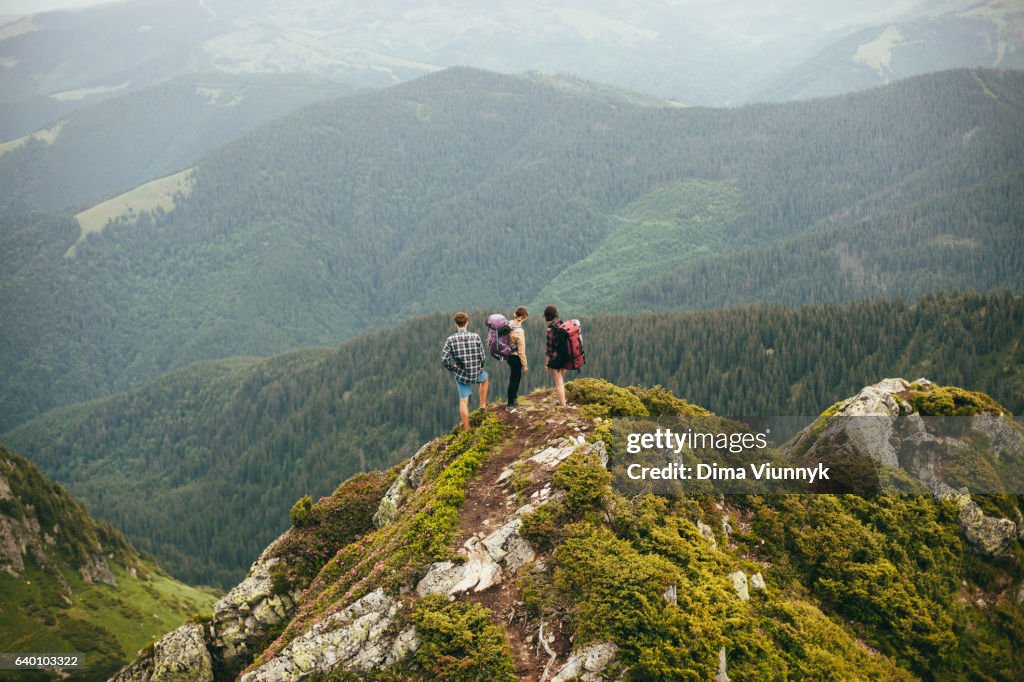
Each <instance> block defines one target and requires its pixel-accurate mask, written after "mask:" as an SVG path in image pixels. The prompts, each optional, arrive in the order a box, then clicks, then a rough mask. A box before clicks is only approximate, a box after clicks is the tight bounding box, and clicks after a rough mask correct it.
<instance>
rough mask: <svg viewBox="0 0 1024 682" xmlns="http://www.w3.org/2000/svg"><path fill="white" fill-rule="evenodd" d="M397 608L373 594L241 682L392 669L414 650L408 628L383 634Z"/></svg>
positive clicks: (320, 625) (415, 645)
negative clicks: (340, 669)
mask: <svg viewBox="0 0 1024 682" xmlns="http://www.w3.org/2000/svg"><path fill="white" fill-rule="evenodd" d="M400 609H401V604H400V603H399V602H398V601H397V600H395V599H393V598H391V597H389V596H388V595H386V594H384V591H383V590H376V591H374V592H370V593H369V594H367V595H365V596H364V597H362V598H361V599H359V600H358V601H356V602H355V603H353V604H352V605H351V606H349V607H348V608H346V609H343V610H342V611H339V612H337V613H335V614H333V615H331V616H329V617H328V618H326V619H324V620H323V621H321V622H319V623H317V624H316V625H314V626H313V627H312V628H310V630H309V631H308V632H306V633H305V634H303V635H301V636H300V637H298V638H296V639H295V640H294V641H292V642H291V643H290V644H289V645H288V646H287V647H286V648H285V649H284V650H283V651H282V652H281V654H280V655H279V656H277V657H275V658H273V659H271V660H270V661H267V662H266V663H264V664H263V665H262V666H260V667H259V668H257V669H256V670H253V671H251V672H248V673H246V674H245V675H243V676H242V682H279V681H281V680H299V679H304V678H306V677H308V676H310V675H311V674H314V673H326V672H329V671H330V670H334V669H335V668H338V667H343V668H346V669H348V670H354V671H361V672H368V671H370V670H376V669H380V668H386V667H389V666H391V665H393V664H394V663H395V662H396V661H398V660H400V659H402V658H404V657H405V656H407V655H408V654H409V653H411V652H414V651H416V649H417V648H419V640H418V639H417V637H416V631H415V629H413V628H410V629H408V630H404V631H402V632H400V633H398V634H397V635H393V634H389V632H388V630H389V628H390V627H391V624H392V622H393V620H394V618H395V615H396V614H397V612H398V611H399V610H400Z"/></svg>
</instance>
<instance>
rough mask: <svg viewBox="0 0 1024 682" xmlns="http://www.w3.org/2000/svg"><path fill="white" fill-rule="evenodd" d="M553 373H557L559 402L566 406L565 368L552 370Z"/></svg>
mask: <svg viewBox="0 0 1024 682" xmlns="http://www.w3.org/2000/svg"><path fill="white" fill-rule="evenodd" d="M552 374H554V375H555V397H556V398H557V399H558V404H559V405H561V406H562V407H565V405H566V403H565V370H564V369H555V370H552Z"/></svg>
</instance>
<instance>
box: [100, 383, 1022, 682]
mask: <svg viewBox="0 0 1024 682" xmlns="http://www.w3.org/2000/svg"><path fill="white" fill-rule="evenodd" d="M894 381H895V380H886V382H882V383H881V384H878V385H876V386H873V387H869V388H868V389H865V391H862V392H861V394H858V396H855V397H854V398H852V399H850V400H848V401H844V402H843V403H840V404H839V405H838V406H834V407H833V408H832V409H831V410H830V411H828V412H827V413H826V414H828V416H834V415H836V414H839V415H840V416H852V414H853V413H854V412H857V413H858V414H863V413H865V411H866V412H867V413H868V414H872V415H875V416H878V412H877V411H872V410H870V409H867V408H868V407H869V405H868V403H869V402H870V398H868V399H862V398H863V397H864V396H871V395H874V396H875V397H877V399H878V401H879V402H880V403H882V404H885V405H888V404H889V401H890V400H892V401H894V402H895V404H897V406H900V404H901V403H900V401H902V402H903V403H906V404H907V405H910V404H911V402H912V401H908V400H906V399H905V398H902V397H900V394H901V393H903V392H906V391H907V390H909V388H910V386H911V384H910V383H909V382H905V381H902V380H899V381H898V383H893V382H894ZM913 386H914V392H915V393H916V394H920V395H918V396H915V399H916V398H918V397H920V396H921V395H932V394H935V393H936V392H937V391H939V390H944V389H943V387H932V386H930V385H928V384H925V383H923V382H916V383H915V384H914V385H913ZM569 392H570V396H571V400H573V401H574V402H575V403H576V404H575V405H574V406H573V407H572V408H570V409H569V410H561V409H559V408H558V407H557V406H556V405H554V403H553V400H552V398H551V396H550V395H549V393H548V392H540V393H534V394H532V395H530V396H528V397H527V398H525V399H524V408H523V409H522V410H521V411H520V412H519V413H517V414H514V415H508V414H506V413H505V412H504V410H500V409H495V408H491V409H489V410H487V411H483V412H477V413H474V416H473V420H474V421H473V425H474V426H473V428H472V429H471V430H470V431H469V432H465V433H452V434H449V435H447V436H442V437H440V438H438V439H435V440H434V441H431V442H430V443H427V444H426V445H424V446H423V447H422V448H420V449H419V451H418V452H416V454H415V455H414V456H413V457H411V458H410V459H409V460H406V461H405V462H404V463H403V464H401V465H399V466H398V467H396V468H395V469H393V470H391V471H390V472H387V473H375V474H366V475H360V476H357V477H355V478H353V479H350V480H349V481H347V482H346V483H344V484H342V485H341V486H340V487H339V488H338V490H337V491H336V492H335V493H334V494H333V495H332V496H330V497H329V498H323V499H321V500H320V501H318V502H316V503H315V504H314V503H312V501H310V500H309V499H308V498H306V499H304V500H300V501H299V502H297V503H296V505H295V507H294V508H293V510H292V523H293V526H292V528H291V529H289V531H287V532H286V533H285V534H284V535H282V536H281V537H280V538H278V540H276V541H275V542H274V543H273V544H272V545H271V546H270V547H268V548H267V550H265V551H264V553H263V554H262V555H261V557H260V558H259V559H258V560H257V561H256V563H255V564H253V567H252V569H251V570H250V572H249V576H248V577H247V578H246V580H245V581H243V582H242V583H241V584H239V585H238V586H237V587H236V588H235V589H233V590H232V591H231V592H230V593H229V594H228V595H227V596H225V597H224V598H223V599H222V600H221V601H220V602H218V604H217V605H216V607H215V609H214V613H213V616H212V618H211V619H209V620H207V621H203V622H194V623H190V624H188V625H186V626H183V627H182V628H179V629H178V630H176V631H175V632H172V633H170V634H169V635H166V636H165V637H164V638H162V639H161V640H160V641H158V642H157V643H156V645H154V646H153V647H152V648H151V649H149V650H147V651H144V652H141V655H140V658H139V659H138V660H136V661H135V662H134V663H133V664H132V665H131V666H129V667H127V668H125V669H124V670H122V671H121V673H120V674H119V675H118V676H117V677H116V678H115V679H117V680H122V681H126V680H167V679H176V680H184V679H189V680H213V679H235V678H238V679H242V680H250V681H255V680H299V679H308V678H315V679H355V678H357V677H358V678H362V679H466V680H469V679H479V677H480V676H481V675H485V674H486V675H487V676H488V677H494V678H497V679H508V680H514V679H526V680H542V681H549V680H558V681H564V680H569V679H583V680H598V679H634V678H642V679H680V677H679V675H681V674H684V673H685V674H688V675H690V676H692V677H694V679H710V678H714V679H716V680H727V679H730V676H732V677H733V678H735V679H740V678H749V677H757V678H762V677H764V676H769V677H771V676H773V675H775V676H777V675H778V671H779V670H789V671H791V672H792V673H799V674H807V675H814V674H824V672H825V671H826V670H827V671H831V672H833V673H836V671H839V672H838V673H837V674H841V673H842V671H844V670H845V671H847V672H848V673H849V674H851V675H854V676H860V675H867V676H869V677H875V678H884V679H912V678H913V677H914V676H915V675H921V674H923V672H924V671H926V670H930V671H932V672H934V671H940V670H944V669H945V670H952V671H953V672H954V675H953V676H954V677H956V676H963V675H964V674H965V671H966V672H969V671H970V670H972V669H973V667H972V666H976V665H979V663H978V661H975V660H973V659H972V658H971V653H970V651H969V650H965V646H967V645H968V644H969V637H968V635H967V633H966V630H964V629H963V628H964V622H966V621H969V622H970V623H972V626H971V627H972V628H979V629H981V628H984V629H985V632H986V633H989V631H990V630H991V628H993V627H994V626H993V625H992V624H991V623H989V621H988V618H989V617H990V614H989V613H988V612H987V611H986V610H991V611H995V610H999V612H1000V613H1003V611H1006V612H1007V613H1012V614H1015V615H1014V618H1016V619H1017V621H1016V622H1018V623H1019V622H1020V610H1021V605H1020V599H1019V597H1018V596H1016V595H1015V590H1017V589H1018V588H1019V586H1020V582H1021V581H1020V577H1021V575H1020V565H1019V559H1017V558H1016V557H1019V556H1020V543H1019V541H1018V540H1017V538H1016V537H1011V538H1010V539H1009V541H1008V542H1007V544H1006V546H1005V547H1003V548H1001V549H1000V551H999V552H996V553H993V552H989V551H987V550H986V547H985V546H984V545H979V544H978V543H976V542H974V541H973V540H972V538H971V536H970V530H969V529H970V524H965V523H964V513H963V511H962V510H963V509H964V506H963V505H962V504H960V503H959V502H952V503H951V501H950V500H943V499H941V498H940V497H935V496H932V495H925V496H917V497H914V498H912V499H911V500H910V501H905V500H900V499H898V498H892V497H879V498H877V499H872V498H860V501H857V500H850V499H847V498H846V497H844V496H833V495H811V496H779V497H780V498H783V499H779V500H772V501H765V500H760V499H746V498H739V499H733V498H725V497H708V498H707V499H665V498H659V497H655V496H651V495H644V496H638V497H636V498H633V499H627V498H624V497H622V496H621V495H618V494H617V493H615V492H614V491H613V490H612V488H611V487H610V485H609V483H610V480H611V477H610V475H609V473H608V471H607V469H606V467H607V464H608V461H609V457H613V458H614V457H616V456H622V453H621V452H619V451H617V450H616V448H615V446H614V442H613V440H612V439H611V430H610V419H611V418H613V417H619V416H630V417H634V418H637V419H645V418H655V419H656V418H658V417H659V416H671V415H694V414H704V415H707V414H708V413H707V412H706V411H704V410H702V409H701V408H698V407H696V406H693V405H690V404H689V403H687V402H686V401H685V400H681V399H679V398H676V397H675V396H672V395H671V394H670V393H668V392H667V391H665V390H664V389H660V388H654V389H638V388H633V389H628V390H627V389H621V388H618V387H615V386H613V385H611V384H608V383H606V382H603V381H600V380H594V379H583V380H578V381H576V382H572V383H570V385H569ZM964 393H966V392H964ZM974 395H980V394H974ZM986 399H987V397H986ZM987 400H988V401H989V403H990V402H991V400H990V399H987ZM914 404H915V405H917V404H921V403H920V401H919V402H917V403H914ZM992 404H993V405H995V404H994V403H992ZM987 405H988V403H985V404H984V405H979V409H984V407H985V406H987ZM996 408H997V409H1001V408H998V406H996ZM836 423H838V422H836ZM808 428H809V429H810V430H808V431H806V432H805V433H802V434H801V435H799V436H798V437H797V438H796V439H794V441H792V442H791V451H792V443H795V444H797V445H801V444H803V445H807V443H806V439H807V438H809V437H810V436H811V435H812V434H813V435H814V437H815V439H816V440H815V442H817V440H819V439H822V438H823V436H822V433H823V432H822V430H821V429H820V428H819V430H818V431H817V433H814V432H813V425H812V426H811V427H808ZM1010 428H1011V429H1014V428H1015V427H1010ZM833 435H834V434H833ZM828 437H829V436H828V435H827V434H826V435H825V436H824V438H826V439H827V438H828ZM812 446H813V443H812V444H811V445H810V446H809V447H812ZM804 454H806V451H805V452H804ZM1005 497H1006V498H1007V499H1008V500H1010V501H1011V503H1012V504H1013V505H1014V506H1016V505H1017V500H1018V498H1017V497H1016V496H1005ZM796 498H799V499H796ZM804 498H807V499H804ZM797 504H800V505H806V506H803V507H800V508H799V509H790V508H787V505H790V506H791V505H797ZM951 504H952V506H951ZM958 504H959V505H960V506H959V510H960V513H959V518H958V517H957V515H956V510H957V505H958ZM988 508H989V507H986V511H987V509H988ZM876 512H878V513H880V514H881V515H882V516H883V517H884V516H885V515H886V514H890V515H896V516H897V517H901V518H902V517H905V519H906V520H907V521H910V520H911V519H914V520H915V521H914V522H915V523H918V524H919V527H917V528H914V532H915V533H920V534H921V536H922V537H924V538H925V540H926V542H925V545H935V546H936V549H935V551H934V553H932V554H929V555H928V556H930V559H929V560H928V561H927V562H925V564H924V567H923V568H922V567H920V564H919V568H918V572H919V573H920V575H917V574H913V571H910V570H907V571H906V574H905V575H904V574H896V575H894V576H892V578H891V579H890V580H889V581H888V582H886V581H878V580H875V581H874V582H872V583H870V584H868V585H867V586H864V587H863V588H862V589H865V590H867V591H868V592H869V593H870V594H869V595H868V597H866V598H868V599H870V600H876V601H877V603H885V602H888V601H892V596H891V595H890V594H888V592H886V590H887V589H889V588H890V587H892V588H893V589H896V590H898V593H899V594H900V595H902V596H901V597H900V598H901V599H902V600H903V601H902V602H901V605H900V607H899V608H900V609H902V610H903V611H904V614H903V615H902V616H900V615H899V614H896V613H893V614H891V615H892V619H891V620H888V619H889V616H890V614H889V613H888V612H887V611H885V610H884V609H880V610H879V611H878V613H877V614H876V613H873V612H871V611H870V610H869V611H864V610H863V605H862V604H852V605H851V604H848V603H845V602H843V601H841V600H837V599H836V598H835V597H834V596H833V595H832V593H831V592H830V591H829V590H830V584H831V583H836V582H838V583H843V584H846V586H847V587H852V586H853V583H854V582H855V581H856V580H857V579H858V578H857V575H859V572H861V571H869V572H870V571H874V570H888V569H885V566H888V567H889V568H890V569H891V568H893V567H894V566H897V565H898V566H901V567H903V564H902V563H901V561H902V559H901V557H900V554H899V552H898V551H897V549H898V547H899V546H905V545H906V544H907V543H905V542H902V541H901V540H900V539H899V538H895V537H894V538H893V540H892V542H893V543H894V544H892V545H890V546H888V547H881V548H878V549H879V550H880V552H879V553H880V555H881V559H880V560H879V561H877V562H872V561H869V560H868V558H867V557H863V556H861V557H857V558H850V559H849V560H848V561H847V562H846V563H845V564H842V565H837V566H835V567H833V568H832V569H829V570H830V571H831V573H830V575H817V576H816V575H815V573H814V571H815V570H816V569H814V568H813V562H811V561H809V559H810V555H811V554H812V553H813V552H814V551H815V549H816V547H817V546H818V545H819V544H821V542H818V541H815V542H811V544H810V545H805V544H804V543H805V542H807V538H804V539H803V540H801V539H799V538H797V539H796V540H795V541H793V540H791V539H790V538H788V537H787V535H786V534H787V533H793V532H801V533H808V532H810V533H813V532H815V531H816V530H817V529H820V528H824V527H828V529H829V531H830V532H832V533H839V532H849V533H859V532H865V533H868V536H869V537H872V538H876V539H875V540H872V542H883V541H884V538H883V537H880V536H879V537H876V535H877V532H878V526H877V519H873V518H872V516H873V515H874V514H875V513H876ZM826 513H827V515H826ZM978 513H981V514H982V516H985V514H984V513H983V512H982V511H981V509H980V507H979V509H978ZM986 518H988V517H986ZM812 519H817V520H816V521H814V522H812ZM993 519H994V517H993ZM994 521H995V522H996V523H997V524H1000V525H1005V524H1003V523H1002V522H1004V521H1005V522H1006V523H1008V524H1010V525H1014V529H1016V526H1015V522H1013V521H1010V520H1009V519H994ZM807 523H812V526H815V529H806V528H805V529H804V530H801V529H800V525H801V524H807ZM780 524H781V525H780ZM929 533H932V534H937V535H936V536H935V538H932V539H928V534H929ZM958 533H963V535H964V536H965V537H966V541H962V540H960V539H959V535H958ZM328 535H330V536H331V537H332V538H333V542H332V543H325V542H323V541H324V539H325V538H326V537H327V536H328ZM893 535H895V533H893ZM936 538H938V539H936ZM844 544H845V539H844ZM339 548H340V549H339ZM335 550H336V551H335ZM940 550H942V551H947V553H948V554H949V557H945V555H944V554H942V552H941V551H940ZM920 551H925V550H924V549H922V550H920ZM967 552H973V555H974V556H975V557H978V558H976V559H970V560H967V559H966V557H967V556H968V554H967ZM785 554H789V555H790V556H789V557H785V556H784V555H785ZM996 555H998V556H996ZM955 557H960V559H955ZM946 558H951V559H954V560H951V561H949V562H948V563H944V562H945V561H946ZM911 560H912V561H917V562H920V561H921V560H922V559H921V557H918V558H917V559H913V557H911ZM963 561H968V563H969V564H972V565H973V564H974V563H975V562H978V561H981V562H986V563H985V565H986V566H989V569H987V570H989V571H990V572H995V573H997V574H998V575H999V576H1001V577H999V578H998V579H994V580H990V582H989V584H983V581H982V580H980V579H979V578H978V577H977V576H975V575H973V574H970V573H969V572H968V573H964V572H963V570H964V569H956V571H957V572H956V574H955V575H953V574H952V573H953V572H954V569H953V568H952V567H953V566H956V565H958V564H957V562H963ZM929 564H930V565H929ZM911 565H913V564H907V566H911ZM848 570H849V571H852V572H851V573H847V571H848ZM826 578H827V579H826ZM936 582H938V583H941V584H943V585H945V584H946V583H950V585H951V587H950V589H951V590H952V593H956V592H957V590H959V591H960V595H959V596H957V597H954V598H953V599H950V600H948V601H947V600H945V599H944V598H943V596H942V595H939V594H937V593H935V592H934V591H929V589H930V588H929V585H933V584H935V583H936ZM873 591H874V592H873ZM968 593H971V594H972V595H974V596H975V600H974V602H973V603H972V602H971V601H970V600H969V599H968V596H967V594H968ZM950 602H951V603H950ZM873 603H874V602H873ZM978 604H984V606H978ZM943 609H945V610H947V612H952V611H955V615H956V616H957V618H956V619H952V620H949V619H943V618H941V617H937V616H936V614H941V612H942V610H943ZM907 610H909V611H910V613H911V616H910V617H911V620H912V621H914V622H917V623H918V625H917V626H915V627H916V629H917V630H919V631H924V632H925V636H926V637H927V638H929V639H928V640H927V641H944V642H945V643H946V644H945V645H944V646H945V648H946V649H950V648H951V649H952V650H953V651H954V652H956V655H955V656H953V655H951V654H949V652H948V651H946V652H945V653H939V652H936V651H932V650H931V649H930V648H929V645H926V644H925V642H924V641H919V640H918V639H915V636H916V635H915V634H914V632H912V631H907V630H905V629H904V628H905V627H906V623H905V622H904V620H903V619H905V618H906V617H907V616H906V611H907ZM830 614H831V615H832V616H833V618H835V617H836V616H838V619H837V620H836V621H835V622H834V621H833V620H831V619H830V618H829V615H830ZM992 617H994V616H992ZM913 629H914V628H911V630H913ZM991 632H997V631H996V630H991ZM998 632H999V636H1001V637H1002V638H1003V639H1002V640H1001V642H1002V644H1003V645H1005V646H1004V647H1003V648H1002V656H1003V657H1004V658H1006V660H1005V661H1004V660H1003V658H999V657H997V660H987V659H986V661H985V663H984V665H986V666H989V667H990V670H991V671H994V672H995V673H997V674H996V676H998V671H999V670H1000V669H1003V668H1001V667H1000V666H1004V665H1014V663H1013V657H1014V656H1015V655H1016V654H1014V653H1013V648H1014V642H1016V643H1019V637H1020V634H1021V632H1022V631H1021V630H1013V629H1010V630H1002V631H998ZM696 633H700V635H699V636H698V635H697V634H696ZM855 633H856V634H855ZM894 633H895V634H894ZM993 636H995V635H993ZM998 645H999V642H997V648H998ZM1007 669H1009V668H1007ZM172 671H173V672H172ZM772 671H774V672H772ZM353 676H354V677H353Z"/></svg>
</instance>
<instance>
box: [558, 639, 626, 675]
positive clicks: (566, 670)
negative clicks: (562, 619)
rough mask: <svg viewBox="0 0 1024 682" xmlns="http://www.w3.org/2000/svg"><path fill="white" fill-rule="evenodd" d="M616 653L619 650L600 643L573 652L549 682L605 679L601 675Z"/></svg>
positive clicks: (609, 643) (607, 643) (608, 643)
mask: <svg viewBox="0 0 1024 682" xmlns="http://www.w3.org/2000/svg"><path fill="white" fill-rule="evenodd" d="M618 651H619V648H618V647H617V646H615V645H614V644H612V643H611V642H601V643H598V644H591V645H590V646H588V647H587V648H585V649H582V650H580V651H576V652H573V654H572V655H571V656H569V660H567V661H566V662H565V664H564V665H563V666H562V667H561V668H559V669H558V672H556V673H555V676H554V677H552V678H551V682H569V680H581V682H598V681H599V680H604V679H605V677H604V675H603V674H602V673H603V672H604V670H605V668H607V667H608V665H609V664H610V663H611V662H612V661H613V660H615V654H616V653H618Z"/></svg>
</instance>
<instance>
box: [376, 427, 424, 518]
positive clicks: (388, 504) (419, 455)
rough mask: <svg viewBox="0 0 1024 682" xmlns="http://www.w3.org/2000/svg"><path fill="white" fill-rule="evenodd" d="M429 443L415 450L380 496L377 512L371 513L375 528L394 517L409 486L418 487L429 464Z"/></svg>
mask: <svg viewBox="0 0 1024 682" xmlns="http://www.w3.org/2000/svg"><path fill="white" fill-rule="evenodd" d="M429 445H430V443H427V444H425V445H424V446H423V447H421V448H420V449H419V450H417V451H416V454H415V455H413V456H412V458H411V459H410V460H409V461H408V462H407V463H406V465H405V466H404V467H402V471H401V472H399V474H398V478H396V479H395V482H394V483H392V484H391V487H390V488H388V491H387V492H386V493H384V497H382V498H381V500H380V505H379V506H378V507H377V513H375V514H374V515H373V523H374V525H376V526H377V528H383V527H384V526H386V525H388V524H389V523H391V520H392V519H394V518H395V514H397V513H398V507H399V506H401V504H402V497H403V494H404V493H405V491H406V490H408V489H410V488H411V489H413V490H415V489H416V488H418V487H420V483H422V482H423V470H424V469H426V468H427V465H428V464H430V458H429V457H427V456H426V454H425V453H426V451H427V449H428V447H429Z"/></svg>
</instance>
